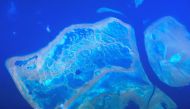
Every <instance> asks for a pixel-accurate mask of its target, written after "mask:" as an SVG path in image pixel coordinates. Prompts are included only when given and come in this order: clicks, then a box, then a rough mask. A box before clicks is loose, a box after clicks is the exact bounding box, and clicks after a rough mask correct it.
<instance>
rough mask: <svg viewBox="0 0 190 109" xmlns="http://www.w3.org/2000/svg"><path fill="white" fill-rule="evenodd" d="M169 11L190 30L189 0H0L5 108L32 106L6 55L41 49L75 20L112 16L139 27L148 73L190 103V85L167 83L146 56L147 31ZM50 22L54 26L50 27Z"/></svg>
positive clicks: (0, 88) (0, 106) (0, 80)
mask: <svg viewBox="0 0 190 109" xmlns="http://www.w3.org/2000/svg"><path fill="white" fill-rule="evenodd" d="M129 5H131V6H129ZM100 7H109V8H113V9H117V10H119V11H121V12H123V13H124V14H125V16H120V15H116V14H110V13H109V14H108V13H104V14H97V13H96V10H97V9H98V8H100ZM166 15H170V16H173V17H175V18H176V19H177V20H178V21H180V22H181V23H182V24H184V25H185V26H186V27H187V29H188V31H190V1H188V0H145V1H144V3H143V4H142V5H141V6H140V7H139V8H134V3H133V0H0V109H31V107H30V106H29V105H28V104H27V102H26V101H25V100H24V99H23V97H22V96H21V95H20V93H19V91H18V90H17V88H16V86H15V84H14V82H13V80H12V78H11V76H10V75H9V73H8V72H7V70H6V68H5V66H4V62H5V60H6V59H7V58H9V57H12V56H16V55H25V54H28V53H31V52H34V51H36V50H39V49H40V48H42V47H44V46H46V45H47V44H48V42H50V41H52V40H53V39H54V38H55V37H56V35H57V34H58V33H59V32H60V31H61V30H62V29H63V28H64V27H67V26H69V25H71V24H76V23H90V22H95V21H98V20H101V19H103V18H106V17H109V16H115V17H117V18H119V19H121V20H123V21H125V22H126V23H129V24H131V25H132V26H133V27H134V29H135V32H136V39H137V45H138V49H139V53H140V58H141V61H142V63H143V67H144V68H145V71H146V73H147V75H148V77H149V79H150V80H151V81H152V82H153V84H155V85H156V86H157V87H159V88H160V89H161V90H162V91H164V92H165V93H166V94H167V95H168V96H169V97H170V98H172V99H173V100H174V101H175V103H176V104H177V105H178V107H179V108H180V109H190V87H189V86H188V87H182V88H172V87H169V86H167V85H165V84H163V83H162V82H160V81H159V79H158V78H157V77H156V75H155V74H154V73H153V71H152V69H151V68H150V65H149V63H148V61H147V56H146V53H145V48H144V42H143V37H144V36H143V31H144V29H145V28H146V27H147V26H148V25H149V24H151V23H152V22H153V21H155V20H156V19H158V18H160V17H163V16H166ZM47 26H49V28H50V30H51V32H48V31H47V30H46V27H47Z"/></svg>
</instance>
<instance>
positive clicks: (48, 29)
mask: <svg viewBox="0 0 190 109" xmlns="http://www.w3.org/2000/svg"><path fill="white" fill-rule="evenodd" d="M46 31H47V32H48V33H50V32H51V30H50V28H49V25H48V26H47V27H46Z"/></svg>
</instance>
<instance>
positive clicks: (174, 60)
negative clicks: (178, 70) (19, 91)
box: [169, 53, 181, 63]
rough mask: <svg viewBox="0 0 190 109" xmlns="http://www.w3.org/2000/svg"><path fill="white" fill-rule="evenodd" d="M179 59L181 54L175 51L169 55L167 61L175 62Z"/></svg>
mask: <svg viewBox="0 0 190 109" xmlns="http://www.w3.org/2000/svg"><path fill="white" fill-rule="evenodd" d="M180 60H181V55H180V54H179V53H177V54H174V55H172V56H171V58H170V60H169V62H171V63H177V62H179V61H180Z"/></svg>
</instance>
